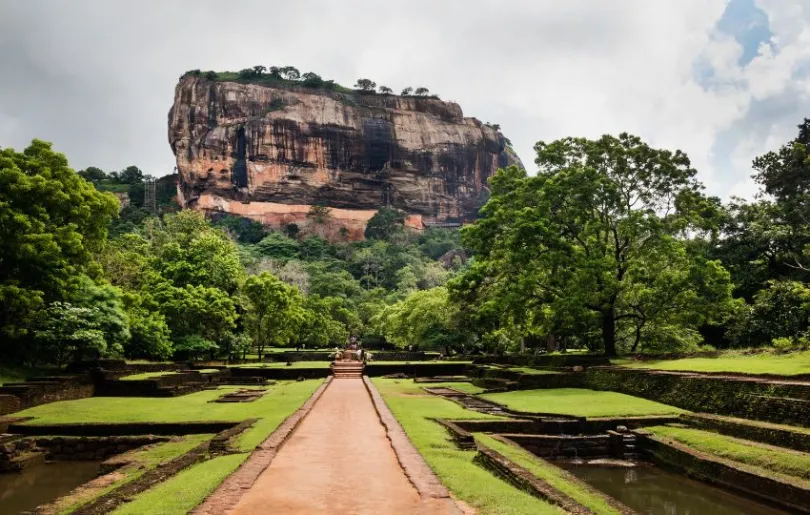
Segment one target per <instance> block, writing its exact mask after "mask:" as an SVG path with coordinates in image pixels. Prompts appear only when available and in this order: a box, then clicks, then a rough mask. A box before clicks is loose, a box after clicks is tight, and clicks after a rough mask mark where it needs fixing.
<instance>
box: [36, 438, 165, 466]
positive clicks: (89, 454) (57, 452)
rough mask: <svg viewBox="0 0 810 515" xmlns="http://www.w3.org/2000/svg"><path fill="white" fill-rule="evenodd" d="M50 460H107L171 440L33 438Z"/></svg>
mask: <svg viewBox="0 0 810 515" xmlns="http://www.w3.org/2000/svg"><path fill="white" fill-rule="evenodd" d="M33 441H34V442H35V445H36V447H37V448H39V449H41V450H43V451H44V452H45V453H46V456H47V458H48V459H49V460H58V461H92V460H105V459H107V458H109V457H111V456H115V455H116V454H121V453H124V452H127V451H131V450H132V449H137V448H138V447H143V446H144V445H151V444H155V443H162V442H167V441H169V438H167V437H161V436H153V435H146V436H110V437H97V438H88V437H80V438H65V437H61V436H55V437H47V438H45V437H41V438H36V439H33Z"/></svg>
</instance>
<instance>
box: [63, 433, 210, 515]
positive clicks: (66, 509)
mask: <svg viewBox="0 0 810 515" xmlns="http://www.w3.org/2000/svg"><path fill="white" fill-rule="evenodd" d="M213 436H214V435H212V434H200V435H187V436H183V437H179V438H176V439H173V440H172V441H169V442H165V443H161V444H157V445H150V446H147V448H145V449H141V450H136V451H135V452H133V453H132V454H130V456H131V457H132V460H133V463H131V464H129V465H126V466H124V467H122V468H120V469H118V470H116V471H115V472H116V473H117V474H122V477H120V478H119V479H117V480H116V481H114V482H112V483H110V484H109V485H107V486H106V487H105V488H103V489H100V490H95V491H87V495H83V496H82V497H81V498H78V499H68V498H65V500H71V501H73V502H71V503H70V504H67V503H59V504H57V507H56V509H57V512H58V513H59V514H60V515H61V514H67V513H72V512H73V511H75V510H76V509H78V508H80V507H82V506H85V505H87V504H89V503H91V502H93V501H95V500H96V499H98V498H99V497H101V496H102V495H105V494H107V493H108V492H111V491H113V490H115V489H116V488H119V487H121V486H123V485H125V484H127V483H130V482H132V481H135V480H136V479H138V478H139V477H141V476H142V475H144V474H145V473H146V472H148V471H150V470H152V469H154V468H155V467H157V466H158V465H160V464H162V463H166V462H168V461H171V460H173V459H174V458H177V457H178V456H182V455H183V454H185V453H187V452H188V451H190V450H191V449H193V448H194V447H196V446H198V445H200V444H201V443H203V442H204V441H206V440H209V439H211V438H213ZM57 502H58V501H57Z"/></svg>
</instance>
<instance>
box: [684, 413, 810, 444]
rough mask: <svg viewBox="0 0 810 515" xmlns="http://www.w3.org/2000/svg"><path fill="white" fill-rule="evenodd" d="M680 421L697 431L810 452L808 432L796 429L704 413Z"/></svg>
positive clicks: (691, 415)
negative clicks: (701, 430)
mask: <svg viewBox="0 0 810 515" xmlns="http://www.w3.org/2000/svg"><path fill="white" fill-rule="evenodd" d="M681 421H683V422H685V423H687V424H689V425H690V426H693V427H696V428H698V429H705V430H708V431H715V432H718V433H721V434H724V435H728V436H733V437H736V438H742V439H744V440H752V441H755V442H762V443H767V444H771V445H777V446H779V447H788V448H790V449H795V450H797V451H802V452H810V432H808V431H806V430H805V431H801V430H799V429H798V428H793V427H788V426H782V425H778V424H771V423H768V422H756V421H754V420H745V419H740V418H731V417H723V416H718V415H708V414H705V413H686V414H683V415H681Z"/></svg>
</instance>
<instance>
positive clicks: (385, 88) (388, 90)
mask: <svg viewBox="0 0 810 515" xmlns="http://www.w3.org/2000/svg"><path fill="white" fill-rule="evenodd" d="M379 91H380V94H381V95H390V94H391V93H393V92H394V90H393V89H391V88H389V87H388V86H380V89H379Z"/></svg>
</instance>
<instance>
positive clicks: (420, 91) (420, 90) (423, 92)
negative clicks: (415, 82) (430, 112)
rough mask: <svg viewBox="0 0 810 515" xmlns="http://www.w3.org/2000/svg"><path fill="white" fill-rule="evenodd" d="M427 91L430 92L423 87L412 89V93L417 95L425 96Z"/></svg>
mask: <svg viewBox="0 0 810 515" xmlns="http://www.w3.org/2000/svg"><path fill="white" fill-rule="evenodd" d="M428 93H430V90H429V89H427V88H424V87H419V88H416V91H414V95H416V96H418V97H424V96H427V94H428Z"/></svg>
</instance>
